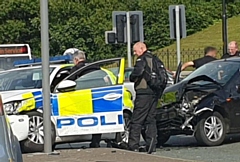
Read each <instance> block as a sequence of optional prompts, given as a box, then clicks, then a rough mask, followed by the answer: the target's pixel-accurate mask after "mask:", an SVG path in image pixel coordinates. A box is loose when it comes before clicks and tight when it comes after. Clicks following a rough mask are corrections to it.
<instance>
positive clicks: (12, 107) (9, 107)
mask: <svg viewBox="0 0 240 162" xmlns="http://www.w3.org/2000/svg"><path fill="white" fill-rule="evenodd" d="M20 107H22V101H13V102H8V103H5V104H4V105H3V108H4V109H5V112H6V114H15V113H16V110H17V109H18V108H20Z"/></svg>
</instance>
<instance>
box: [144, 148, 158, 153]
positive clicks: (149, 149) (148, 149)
mask: <svg viewBox="0 0 240 162" xmlns="http://www.w3.org/2000/svg"><path fill="white" fill-rule="evenodd" d="M146 152H147V153H148V154H151V153H153V152H156V147H153V148H149V147H148V146H146Z"/></svg>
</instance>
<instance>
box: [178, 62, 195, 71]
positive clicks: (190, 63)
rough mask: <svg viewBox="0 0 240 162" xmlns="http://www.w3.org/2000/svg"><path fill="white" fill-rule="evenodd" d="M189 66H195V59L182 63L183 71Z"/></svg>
mask: <svg viewBox="0 0 240 162" xmlns="http://www.w3.org/2000/svg"><path fill="white" fill-rule="evenodd" d="M189 66H194V62H193V61H189V62H186V63H184V64H183V65H182V69H181V71H183V70H184V69H186V68H187V67H189Z"/></svg>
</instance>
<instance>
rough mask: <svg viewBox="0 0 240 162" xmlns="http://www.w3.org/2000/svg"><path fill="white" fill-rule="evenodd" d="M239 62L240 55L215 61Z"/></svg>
mask: <svg viewBox="0 0 240 162" xmlns="http://www.w3.org/2000/svg"><path fill="white" fill-rule="evenodd" d="M225 61H226V62H239V63H240V57H230V58H226V59H220V60H216V61H214V62H225Z"/></svg>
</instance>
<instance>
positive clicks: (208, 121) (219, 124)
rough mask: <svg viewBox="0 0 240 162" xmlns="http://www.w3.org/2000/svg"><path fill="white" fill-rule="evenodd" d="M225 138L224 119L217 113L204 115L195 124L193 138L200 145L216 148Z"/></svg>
mask: <svg viewBox="0 0 240 162" xmlns="http://www.w3.org/2000/svg"><path fill="white" fill-rule="evenodd" d="M225 136H226V124H225V122H224V118H223V117H222V115H221V114H220V113H218V112H213V113H205V114H203V115H202V116H201V118H200V121H199V122H198V124H197V127H196V132H195V138H196V140H197V141H198V143H199V144H201V145H207V146H217V145H220V144H222V142H223V141H224V139H225Z"/></svg>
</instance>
